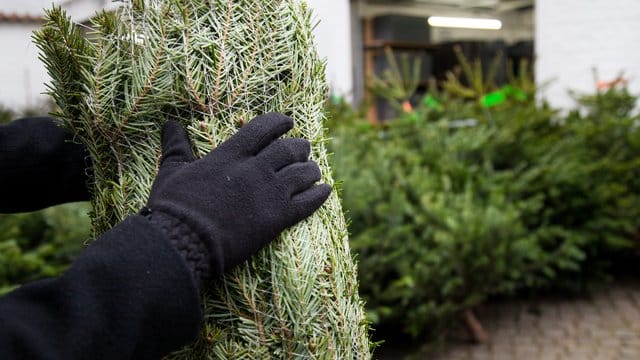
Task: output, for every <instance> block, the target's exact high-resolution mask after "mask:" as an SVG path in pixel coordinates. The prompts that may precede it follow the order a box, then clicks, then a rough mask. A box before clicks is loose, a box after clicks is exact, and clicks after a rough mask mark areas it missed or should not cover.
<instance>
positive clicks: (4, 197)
mask: <svg viewBox="0 0 640 360" xmlns="http://www.w3.org/2000/svg"><path fill="white" fill-rule="evenodd" d="M89 164H90V160H89V156H88V154H87V152H86V150H85V148H84V146H82V145H80V144H77V143H73V142H72V141H71V135H70V134H69V133H68V132H67V131H65V130H63V129H62V128H60V127H58V126H57V125H56V124H55V123H54V121H53V119H52V118H50V117H32V118H24V119H20V120H15V121H12V122H10V123H9V124H6V125H1V126H0V213H12V212H23V211H33V210H38V209H42V208H45V207H48V206H51V205H56V204H61V203H66V202H73V201H83V200H89V193H88V191H87V175H86V173H87V167H88V165H89Z"/></svg>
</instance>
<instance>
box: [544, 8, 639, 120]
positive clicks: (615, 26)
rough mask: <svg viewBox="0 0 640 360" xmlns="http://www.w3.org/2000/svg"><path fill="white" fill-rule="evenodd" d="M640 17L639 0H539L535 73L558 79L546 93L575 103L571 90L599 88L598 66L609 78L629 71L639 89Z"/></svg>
mask: <svg viewBox="0 0 640 360" xmlns="http://www.w3.org/2000/svg"><path fill="white" fill-rule="evenodd" d="M639 19H640V1H638V0H589V1H584V0H537V1H536V31H535V32H536V38H535V46H536V56H537V63H536V77H537V81H538V82H539V83H544V82H545V81H548V80H555V81H553V82H552V83H551V85H549V87H548V88H547V89H546V90H544V91H543V92H542V94H541V96H542V97H544V98H546V99H547V100H549V102H550V103H551V104H553V105H555V106H558V107H562V108H565V109H566V108H570V107H571V106H572V105H573V104H574V102H573V100H572V99H571V98H570V97H569V95H568V94H567V89H574V90H579V91H583V92H590V93H593V92H595V84H594V78H593V74H592V68H593V67H596V68H597V69H598V73H599V77H600V80H607V81H608V80H613V79H614V78H615V77H616V76H617V75H618V73H619V72H620V71H621V70H624V71H625V74H626V77H627V78H630V80H631V83H630V86H629V88H630V90H631V91H632V92H634V93H636V94H640V20H639Z"/></svg>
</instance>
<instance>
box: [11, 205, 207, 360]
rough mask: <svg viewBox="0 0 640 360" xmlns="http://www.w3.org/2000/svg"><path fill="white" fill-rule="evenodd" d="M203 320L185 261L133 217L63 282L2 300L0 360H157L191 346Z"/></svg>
mask: <svg viewBox="0 0 640 360" xmlns="http://www.w3.org/2000/svg"><path fill="white" fill-rule="evenodd" d="M201 318H202V314H201V312H200V306H199V299H198V291H197V288H196V286H195V283H194V282H193V281H192V278H191V274H190V273H189V270H188V268H187V267H186V266H185V263H184V260H183V259H182V258H181V257H180V255H179V253H178V252H176V251H175V249H174V248H173V247H172V246H171V244H170V242H169V239H168V238H167V236H166V235H165V234H164V233H163V232H162V231H161V230H160V229H159V228H158V227H156V226H154V225H153V224H152V223H151V222H150V221H149V220H148V219H146V218H144V217H142V216H132V217H129V218H128V219H126V220H125V221H124V222H122V223H121V224H120V225H118V226H116V227H114V228H113V229H112V230H110V231H109V232H107V233H105V234H104V235H103V236H101V237H100V238H99V239H97V240H96V241H95V242H94V243H93V244H92V245H91V246H89V247H88V248H87V249H86V250H85V251H84V252H83V253H82V254H81V255H80V256H79V258H78V259H77V260H76V261H75V262H74V264H73V265H72V266H71V268H70V269H69V270H68V271H67V272H66V273H64V274H63V275H62V276H60V277H58V278H54V279H49V280H43V281H39V282H35V283H32V284H29V285H25V286H22V287H21V288H19V289H17V290H15V291H14V292H12V293H10V294H9V295H7V296H5V297H4V298H1V299H0V359H86V358H92V359H159V358H160V357H161V356H162V355H165V354H167V353H168V352H170V351H172V350H176V349H178V348H179V347H180V346H182V345H185V344H186V343H188V342H189V341H191V340H193V339H194V338H195V336H196V334H197V332H198V328H199V325H200V320H201Z"/></svg>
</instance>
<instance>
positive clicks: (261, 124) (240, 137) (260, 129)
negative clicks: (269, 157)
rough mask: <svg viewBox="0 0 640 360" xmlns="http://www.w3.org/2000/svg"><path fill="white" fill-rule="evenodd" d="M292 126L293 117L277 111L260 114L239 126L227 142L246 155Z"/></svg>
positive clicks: (254, 152)
mask: <svg viewBox="0 0 640 360" xmlns="http://www.w3.org/2000/svg"><path fill="white" fill-rule="evenodd" d="M292 128H293V119H291V118H290V117H288V116H284V115H282V114H278V113H269V114H265V115H260V116H258V117H256V118H255V119H253V120H251V121H249V122H248V123H247V124H246V125H245V126H243V127H242V128H240V130H239V131H238V133H237V134H235V135H234V136H233V137H232V138H231V139H229V142H231V143H232V144H233V147H237V148H239V149H240V151H243V152H244V153H245V154H246V155H251V156H252V155H255V154H257V153H259V152H260V150H262V149H264V148H265V147H266V146H267V145H269V144H271V143H272V142H273V140H275V139H277V138H279V137H280V136H282V135H284V134H285V133H286V132H287V131H289V130H291V129H292Z"/></svg>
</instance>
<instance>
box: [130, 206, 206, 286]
mask: <svg viewBox="0 0 640 360" xmlns="http://www.w3.org/2000/svg"><path fill="white" fill-rule="evenodd" d="M141 215H143V216H145V217H146V218H147V219H149V221H151V223H153V224H154V225H156V226H158V227H159V228H160V229H161V230H162V232H164V233H165V234H166V235H167V237H168V238H169V242H170V243H171V245H172V246H173V247H174V248H175V249H176V250H177V251H178V253H179V254H180V255H181V256H182V258H183V259H184V261H185V263H186V265H187V267H188V268H189V270H190V271H191V274H192V275H193V279H194V281H195V283H196V285H197V287H198V289H199V288H200V286H201V284H202V282H203V281H205V280H207V279H209V278H210V277H211V266H210V264H211V256H210V254H209V251H208V250H207V247H206V246H205V244H204V243H203V242H202V240H201V239H200V237H199V236H198V235H197V234H196V233H195V232H193V231H192V230H191V228H190V227H189V226H188V225H187V224H185V223H184V222H182V221H180V220H179V219H177V218H176V217H174V216H171V215H169V214H167V213H164V212H162V211H151V209H149V208H144V209H143V210H142V211H141Z"/></svg>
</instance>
